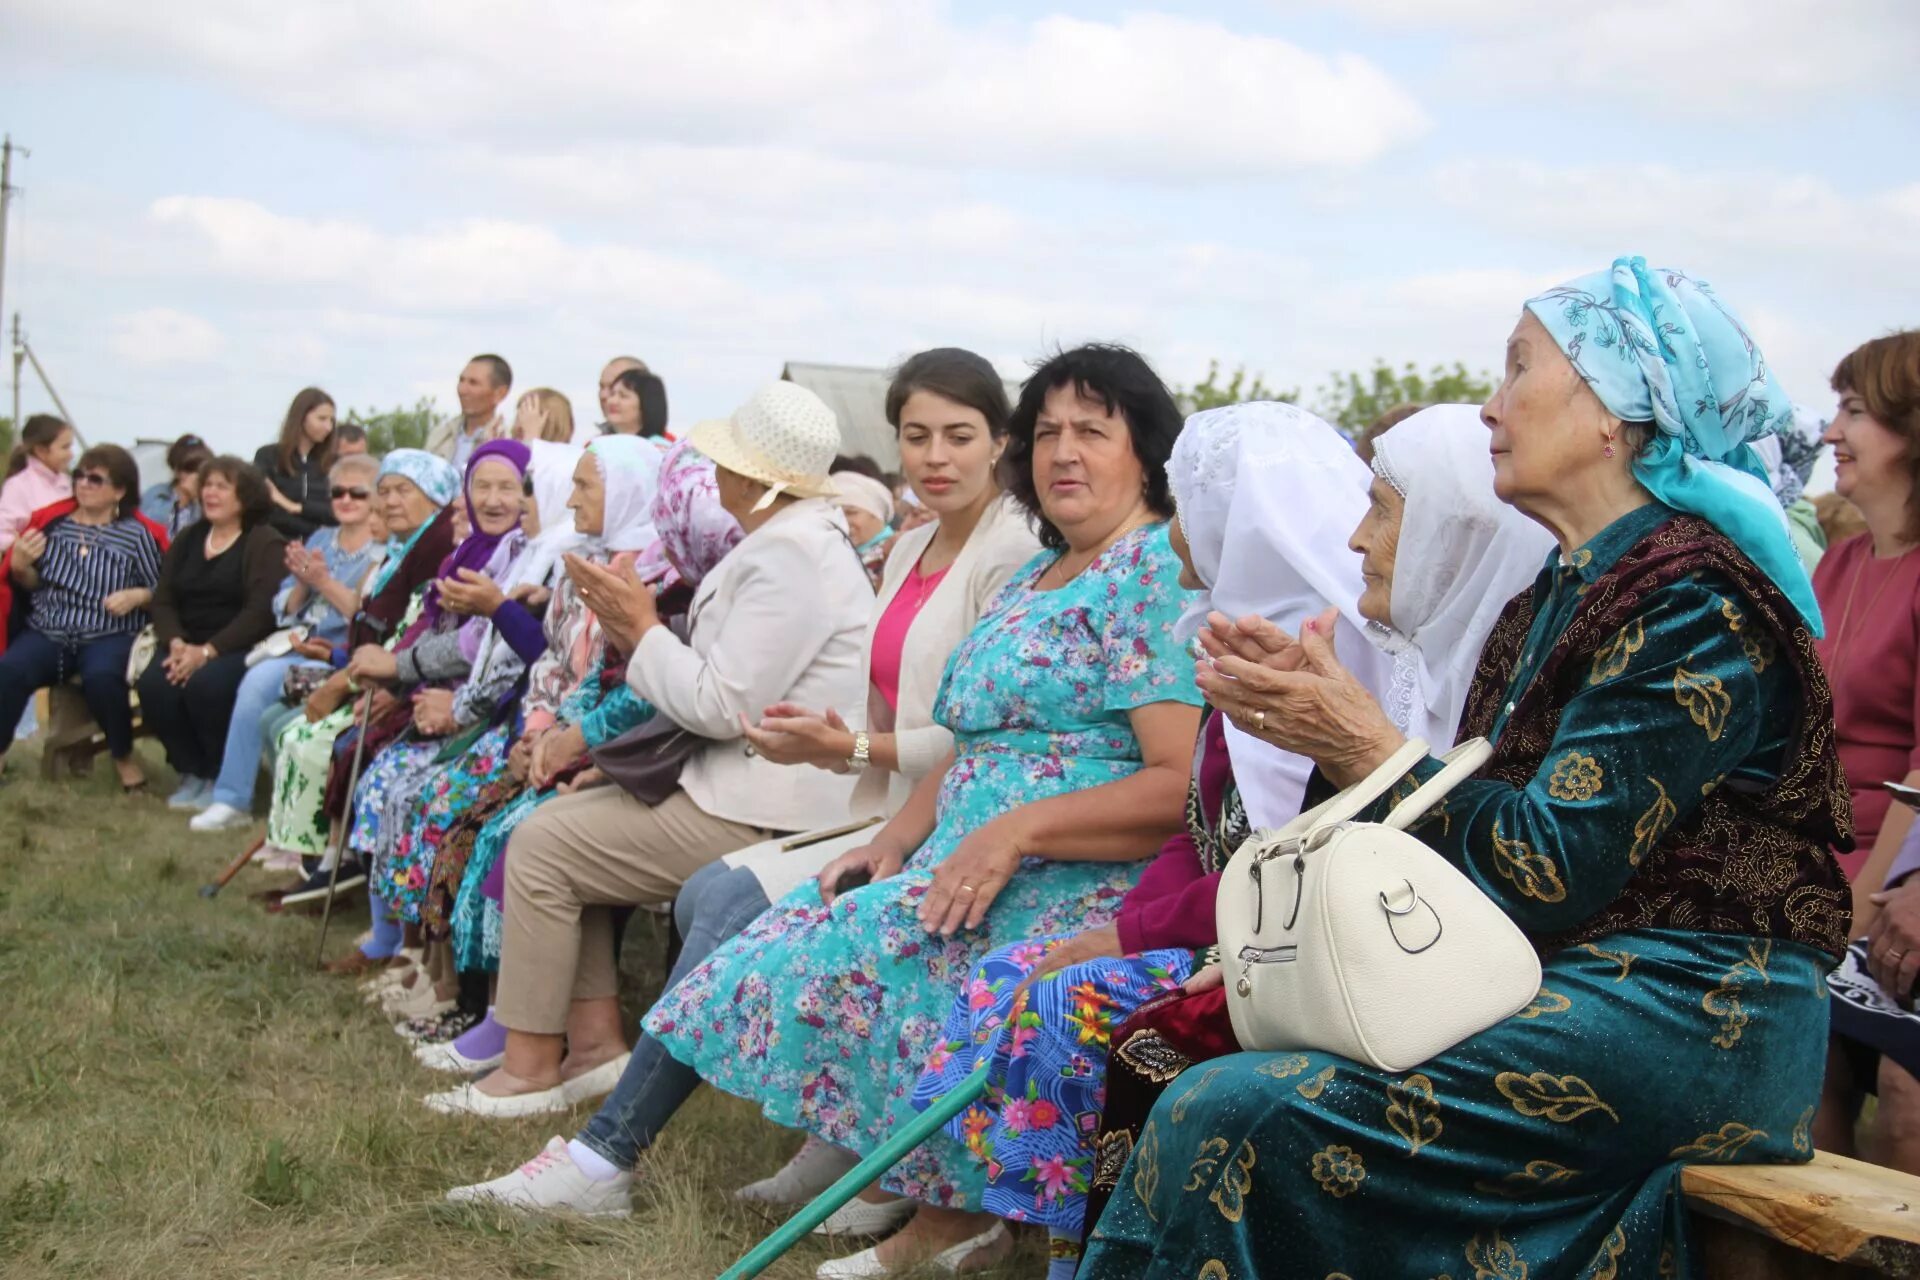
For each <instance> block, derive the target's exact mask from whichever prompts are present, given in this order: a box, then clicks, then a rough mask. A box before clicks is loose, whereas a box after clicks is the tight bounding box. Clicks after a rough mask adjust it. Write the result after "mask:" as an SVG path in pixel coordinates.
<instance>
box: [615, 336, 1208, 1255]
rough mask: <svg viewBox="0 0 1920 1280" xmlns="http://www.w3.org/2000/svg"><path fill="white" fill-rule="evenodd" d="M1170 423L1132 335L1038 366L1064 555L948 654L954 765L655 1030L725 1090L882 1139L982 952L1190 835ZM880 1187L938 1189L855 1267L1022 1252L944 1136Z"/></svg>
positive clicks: (777, 1116)
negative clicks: (1185, 821)
mask: <svg viewBox="0 0 1920 1280" xmlns="http://www.w3.org/2000/svg"><path fill="white" fill-rule="evenodd" d="M1179 428H1180V415H1179V410H1178V409H1177V408H1176V407H1175V406H1174V404H1173V402H1172V398H1171V396H1169V395H1168V393H1167V391H1166V388H1165V386H1164V385H1163V384H1162V383H1161V382H1160V380H1159V379H1158V378H1157V377H1156V376H1155V375H1154V374H1153V372H1152V370H1151V369H1149V368H1147V366H1146V364H1145V362H1143V361H1142V360H1140V358H1139V357H1138V356H1136V355H1134V354H1133V353H1132V352H1130V351H1125V350H1123V349H1119V348H1109V347H1089V348H1081V349H1078V350H1075V351H1070V352H1067V353H1064V354H1063V355H1060V356H1057V357H1055V358H1054V360H1052V361H1050V362H1049V363H1048V364H1046V365H1043V366H1042V367H1041V368H1040V369H1039V370H1038V371H1037V372H1036V373H1035V374H1034V376H1033V378H1032V379H1030V380H1029V382H1028V383H1027V385H1026V388H1025V390H1024V392H1023V394H1022V396H1021V400H1020V405H1019V407H1018V408H1017V409H1015V411H1014V414H1013V419H1012V423H1011V427H1010V444H1009V448H1008V457H1007V460H1006V465H1007V467H1008V474H1009V476H1010V485H1009V488H1010V490H1011V491H1012V492H1013V494H1014V495H1015V497H1016V498H1017V499H1019V500H1020V501H1022V502H1023V503H1024V504H1025V505H1026V506H1027V507H1028V509H1029V510H1030V511H1032V512H1034V513H1035V514H1036V515H1037V516H1038V517H1039V524H1040V528H1041V533H1042V542H1043V544H1044V545H1045V546H1047V547H1048V548H1049V550H1047V551H1045V552H1043V553H1042V554H1041V555H1040V556H1038V557H1036V558H1035V559H1034V560H1033V561H1032V562H1030V563H1029V564H1028V565H1027V566H1026V567H1025V568H1024V569H1023V570H1021V571H1020V572H1018V573H1016V574H1015V575H1014V577H1013V579H1012V580H1011V581H1010V582H1009V583H1008V585H1007V587H1006V588H1005V589H1004V590H1003V591H1002V592H1001V594H1000V595H999V596H998V597H997V598H996V599H995V601H994V603H993V604H992V605H991V606H989V608H988V610H987V612H986V614H985V615H984V616H983V617H982V618H981V621H980V623H979V625H978V626H977V627H976V628H975V629H974V631H973V632H972V633H971V635H969V636H968V638H967V639H966V640H965V641H964V642H962V644H961V645H960V647H959V648H958V649H957V650H956V651H955V652H954V655H953V657H952V658H951V659H950V660H949V662H948V666H947V674H946V679H945V681H944V684H943V686H942V691H941V694H940V697H939V699H938V701H937V703H936V709H935V713H934V714H935V718H936V719H938V720H939V721H940V722H941V723H943V724H945V725H946V726H947V727H948V728H949V729H951V730H952V731H953V732H954V735H955V745H954V759H953V762H952V763H951V765H950V766H949V767H947V768H945V769H940V770H936V771H935V772H934V773H932V774H931V775H929V776H928V778H927V779H926V780H925V781H924V782H923V783H922V784H921V786H920V787H919V788H918V789H917V790H916V791H915V793H914V795H913V798H912V799H911V800H910V801H909V802H908V804H907V806H906V807H905V808H904V809H903V810H902V811H901V813H900V814H899V815H897V816H896V817H895V818H893V819H892V820H890V821H889V822H888V823H887V824H886V826H884V827H882V828H881V829H880V833H879V834H878V835H877V836H876V837H875V838H874V841H873V843H872V844H870V845H868V846H866V847H865V848H862V849H856V850H853V851H852V852H850V853H848V854H845V855H843V856H842V857H841V858H840V859H837V860H836V861H835V862H833V863H831V864H829V865H828V867H827V868H826V869H825V870H824V871H823V872H821V875H820V878H819V881H818V883H817V884H809V885H807V886H805V887H803V888H801V889H799V890H796V891H795V892H794V893H793V894H791V895H789V896H788V897H787V898H786V899H784V900H783V901H782V902H780V903H777V904H775V905H774V907H772V908H771V909H770V910H769V911H768V912H767V913H766V914H765V915H763V916H761V917H760V918H759V919H758V920H756V921H755V922H754V923H753V924H751V925H749V926H748V927H747V929H746V930H744V931H743V932H742V933H741V934H740V935H739V936H738V937H736V938H735V939H733V940H732V941H731V942H729V943H728V944H726V945H725V946H723V947H722V948H721V949H719V950H718V951H716V952H715V953H714V954H713V955H712V957H710V958H709V959H708V960H707V961H706V962H705V963H704V964H702V965H701V966H700V967H699V968H697V969H695V970H694V971H693V972H692V973H691V974H689V975H688V976H687V978H686V979H685V980H684V981H682V982H681V983H680V984H679V985H678V986H676V987H675V988H674V989H673V990H672V991H670V992H669V993H668V994H667V995H666V996H665V997H663V998H662V999H661V1001H660V1003H659V1004H658V1005H656V1006H655V1007H654V1009H653V1011H652V1012H651V1013H650V1014H649V1015H648V1017H647V1020H646V1026H647V1030H648V1032H650V1033H651V1034H652V1035H654V1036H655V1037H657V1038H658V1039H659V1041H660V1042H661V1044H662V1045H663V1046H664V1047H665V1048H666V1049H667V1050H668V1051H669V1052H671V1053H672V1054H673V1055H674V1056H675V1057H677V1058H679V1059H680V1060H681V1061H683V1062H686V1063H687V1064H688V1065H690V1066H692V1067H693V1068H694V1069H695V1070H697V1071H698V1072H699V1073H700V1075H701V1076H702V1077H703V1078H704V1079H705V1080H707V1081H708V1082H709V1083H711V1084H713V1085H715V1086H717V1087H719V1088H722V1089H725V1090H727V1091H728V1092H730V1093H735V1094H739V1095H740V1096H742V1097H746V1098H750V1099H753V1100H754V1101H756V1102H758V1103H759V1104H760V1106H761V1108H762V1110H763V1111H764V1112H765V1114H766V1115H767V1116H768V1118H769V1119H772V1120H773V1121H774V1122H775V1123H778V1124H782V1125H785V1126H788V1127H791V1128H801V1129H805V1130H807V1131H808V1132H810V1133H812V1134H814V1135H815V1136H818V1137H820V1138H822V1139H824V1140H826V1141H828V1142H832V1143H836V1144H839V1145H842V1146H845V1147H850V1148H852V1149H854V1150H855V1151H859V1152H866V1151H870V1150H871V1149H872V1148H873V1147H875V1146H876V1145H878V1144H879V1143H880V1142H881V1141H882V1140H884V1139H885V1138H886V1137H887V1136H888V1135H889V1134H891V1133H892V1132H893V1131H894V1130H896V1129H897V1128H899V1127H900V1126H901V1125H903V1124H905V1123H906V1122H908V1121H909V1120H910V1119H912V1117H913V1114H914V1111H913V1106H912V1102H911V1096H912V1092H913V1086H914V1082H915V1080H916V1079H917V1078H918V1076H919V1074H920V1070H921V1068H922V1066H923V1065H924V1063H925V1061H926V1059H927V1056H928V1054H929V1053H930V1052H931V1051H932V1050H933V1049H934V1047H935V1045H936V1044H937V1042H938V1039H939V1032H940V1026H941V1022H942V1021H943V1019H944V1018H945V1016H946V1012H947V1009H948V1007H949V1006H950V1005H951V1004H952V1001H953V997H954V994H955V993H956V992H957V991H958V990H959V988H960V986H961V984H962V983H964V982H965V981H966V978H967V975H968V973H969V972H970V971H971V970H972V968H973V966H974V965H975V964H977V963H978V962H979V960H980V959H981V958H982V957H983V956H985V955H986V954H987V952H989V951H990V950H992V949H993V948H995V947H997V946H1000V945H1003V944H1005V943H1008V942H1011V941H1015V940H1017V939H1019V938H1023V937H1039V936H1044V935H1048V934H1052V933H1058V932H1061V931H1063V930H1065V929H1067V928H1069V927H1079V926H1081V925H1084V924H1089V923H1098V922H1102V921H1105V920H1107V919H1109V918H1111V917H1112V915H1113V913H1114V912H1115V910H1116V909H1117V908H1118V906H1119V903H1120V899H1121V898H1122V897H1123V896H1124V895H1125V893H1126V891H1127V888H1128V887H1129V886H1130V885H1131V884H1132V883H1133V882H1134V880H1135V879H1137V878H1138V875H1139V873H1140V870H1141V865H1142V860H1143V859H1145V858H1148V857H1150V856H1151V855H1152V854H1153V853H1155V852H1157V851H1158V849H1159V847H1160V845H1161V844H1162V842H1163V841H1164V840H1165V839H1166V837H1167V836H1169V835H1171V834H1173V833H1174V832H1175V831H1177V830H1178V829H1179V827H1180V825H1181V809H1182V802H1183V799H1184V796H1185V793H1186V780H1187V773H1188V766H1189V764H1190V762H1191V760H1192V754H1193V744H1194V734H1195V730H1196V728H1197V725H1198V719H1199V717H1198V713H1197V711H1196V710H1195V703H1196V698H1195V697H1194V694H1193V692H1192V688H1193V686H1192V679H1191V676H1190V671H1191V665H1190V662H1189V660H1188V659H1187V658H1186V656H1185V654H1184V652H1183V650H1182V648H1181V645H1180V643H1179V642H1178V641H1177V640H1176V639H1175V637H1174V624H1175V623H1176V622H1177V621H1178V620H1179V618H1180V616H1181V614H1182V613H1183V612H1184V611H1185V609H1186V607H1187V605H1188V603H1189V595H1188V593H1187V592H1186V591H1185V590H1184V589H1182V588H1181V586H1180V585H1179V582H1178V578H1179V572H1180V570H1179V563H1178V560H1177V559H1176V558H1175V556H1174V554H1173V552H1172V549H1171V548H1170V547H1169V545H1168V540H1167V525H1166V523H1165V521H1166V518H1167V516H1168V515H1169V514H1170V507H1171V503H1170V501H1169V498H1168V492H1167V483H1166V475H1165V463H1166V458H1167V455H1168V453H1169V451H1170V450H1171V447H1172V444H1173V440H1174V438H1175V437H1176V436H1177V435H1178V433H1179ZM867 877H871V880H872V883H870V884H863V885H861V887H854V885H855V884H858V883H859V882H860V881H862V880H864V879H865V878H867ZM889 1186H890V1187H891V1188H892V1189H893V1190H895V1191H897V1192H898V1193H899V1194H901V1195H905V1196H909V1197H911V1198H912V1199H914V1200H917V1201H920V1202H921V1204H922V1206H923V1207H922V1208H921V1210H920V1212H919V1213H918V1214H917V1215H916V1217H915V1218H914V1220H913V1222H912V1223H910V1224H909V1225H908V1226H907V1228H906V1229H905V1230H903V1231H902V1232H900V1233H899V1234H898V1235H896V1236H894V1237H892V1238H890V1239H889V1240H887V1241H885V1242H883V1243H882V1244H881V1246H879V1251H878V1254H877V1257H867V1256H865V1255H862V1256H860V1257H856V1258H854V1259H848V1260H845V1261H844V1266H847V1267H852V1268H854V1269H855V1270H854V1271H851V1272H848V1274H867V1273H868V1272H866V1271H862V1270H860V1268H863V1267H871V1266H874V1265H879V1266H882V1267H905V1266H907V1265H909V1264H910V1263H911V1262H913V1261H915V1260H917V1259H920V1258H924V1257H927V1256H931V1255H934V1254H938V1253H941V1252H947V1253H951V1254H953V1256H954V1257H955V1259H956V1260H958V1261H965V1262H969V1263H971V1264H978V1263H981V1262H983V1261H986V1260H989V1259H990V1258H992V1257H993V1256H996V1255H997V1254H998V1253H999V1252H1000V1251H1001V1250H1002V1249H1003V1248H1004V1247H1005V1244H1006V1240H1007V1237H1006V1233H1005V1230H1004V1227H1003V1226H1001V1225H1000V1224H999V1222H998V1221H997V1220H995V1219H992V1218H989V1217H986V1216H984V1215H981V1214H979V1213H978V1212H977V1210H978V1209H979V1206H980V1195H981V1190H982V1178H981V1174H980V1172H979V1170H978V1168H977V1166H976V1165H975V1164H974V1162H973V1161H972V1160H971V1159H970V1158H969V1157H968V1156H967V1154H966V1150H965V1148H964V1147H963V1146H962V1145H961V1144H960V1143H958V1142H956V1141H954V1140H953V1139H951V1138H948V1137H946V1136H945V1135H940V1136H936V1137H935V1138H934V1139H933V1140H931V1141H930V1142H929V1143H928V1144H927V1145H925V1146H923V1147H922V1148H920V1149H919V1150H918V1151H917V1152H915V1153H914V1155H913V1156H911V1157H909V1158H908V1159H907V1160H906V1161H905V1162H903V1163H902V1164H901V1165H899V1166H897V1167H896V1168H895V1170H894V1173H893V1175H892V1176H891V1178H890V1180H889ZM885 1194H886V1193H885V1192H882V1191H880V1190H878V1189H874V1190H872V1191H870V1192H869V1193H868V1198H873V1197H879V1196H884V1195H885ZM873 1252H874V1251H869V1254H872V1253H873ZM842 1266H843V1264H842V1263H828V1264H827V1265H826V1267H825V1268H823V1270H822V1274H834V1275H837V1274H840V1273H841V1272H840V1271H839V1270H835V1268H840V1267H842Z"/></svg>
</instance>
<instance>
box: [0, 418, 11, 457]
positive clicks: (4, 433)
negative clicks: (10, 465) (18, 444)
mask: <svg viewBox="0 0 1920 1280" xmlns="http://www.w3.org/2000/svg"><path fill="white" fill-rule="evenodd" d="M12 452H13V419H12V418H8V417H0V459H4V458H5V457H6V456H7V455H8V454H9V453H12Z"/></svg>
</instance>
